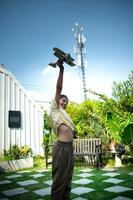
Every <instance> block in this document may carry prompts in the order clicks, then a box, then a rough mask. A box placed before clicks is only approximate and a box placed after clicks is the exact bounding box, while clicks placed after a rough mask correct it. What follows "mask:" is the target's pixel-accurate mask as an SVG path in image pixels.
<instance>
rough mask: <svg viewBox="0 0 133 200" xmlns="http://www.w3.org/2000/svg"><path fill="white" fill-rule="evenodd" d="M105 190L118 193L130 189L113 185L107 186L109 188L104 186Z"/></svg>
mask: <svg viewBox="0 0 133 200" xmlns="http://www.w3.org/2000/svg"><path fill="white" fill-rule="evenodd" d="M104 190H105V191H108V192H115V193H119V192H126V191H129V190H132V189H131V188H128V187H123V186H117V185H116V186H113V187H109V188H106V189H104Z"/></svg>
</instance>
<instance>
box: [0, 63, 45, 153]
mask: <svg viewBox="0 0 133 200" xmlns="http://www.w3.org/2000/svg"><path fill="white" fill-rule="evenodd" d="M9 110H12V111H21V127H20V128H9V126H8V114H9ZM43 121H44V120H43V109H42V108H41V107H40V106H39V105H38V104H37V103H36V102H34V101H33V100H32V99H31V98H30V97H29V96H28V93H27V91H25V90H24V88H23V87H22V85H21V84H20V83H19V81H18V80H17V79H16V78H15V76H14V75H13V74H12V73H11V72H9V71H8V70H6V69H5V68H4V67H3V65H0V155H1V154H3V150H8V149H9V147H10V145H14V144H16V145H18V146H20V147H21V146H23V145H28V146H29V147H31V148H32V150H33V152H34V155H43V153H44V151H43V148H42V142H43Z"/></svg>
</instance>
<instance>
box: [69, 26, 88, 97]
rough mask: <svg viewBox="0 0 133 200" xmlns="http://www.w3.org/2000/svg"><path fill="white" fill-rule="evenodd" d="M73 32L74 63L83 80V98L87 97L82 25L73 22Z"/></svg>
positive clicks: (84, 40) (84, 39)
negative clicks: (75, 60) (79, 70)
mask: <svg viewBox="0 0 133 200" xmlns="http://www.w3.org/2000/svg"><path fill="white" fill-rule="evenodd" d="M72 31H73V32H74V38H75V39H76V45H74V53H75V55H76V56H77V63H76V65H77V66H78V67H79V68H80V69H81V71H82V81H83V91H84V99H85V100H86V99H87V95H86V81H85V53H86V49H85V48H84V46H85V42H86V38H85V37H84V35H83V27H81V26H80V25H79V23H75V27H74V28H73V29H72Z"/></svg>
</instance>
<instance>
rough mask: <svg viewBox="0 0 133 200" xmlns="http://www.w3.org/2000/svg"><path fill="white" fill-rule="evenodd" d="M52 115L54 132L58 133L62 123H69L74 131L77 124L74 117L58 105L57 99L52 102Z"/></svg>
mask: <svg viewBox="0 0 133 200" xmlns="http://www.w3.org/2000/svg"><path fill="white" fill-rule="evenodd" d="M50 117H51V121H52V128H53V131H54V133H56V134H57V129H58V127H59V126H60V125H61V124H65V125H67V126H68V127H69V128H71V130H72V131H74V129H75V125H74V123H73V121H72V119H71V118H70V116H69V115H68V113H67V112H66V111H65V110H64V109H63V108H61V107H59V106H58V105H57V103H56V101H55V100H53V101H52V103H51V107H50Z"/></svg>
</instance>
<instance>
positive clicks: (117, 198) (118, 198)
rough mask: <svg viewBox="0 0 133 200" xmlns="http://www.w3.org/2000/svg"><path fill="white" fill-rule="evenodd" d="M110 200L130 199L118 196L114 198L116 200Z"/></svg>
mask: <svg viewBox="0 0 133 200" xmlns="http://www.w3.org/2000/svg"><path fill="white" fill-rule="evenodd" d="M112 200H132V199H130V198H128V197H122V196H119V197H116V198H114V199H112Z"/></svg>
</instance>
